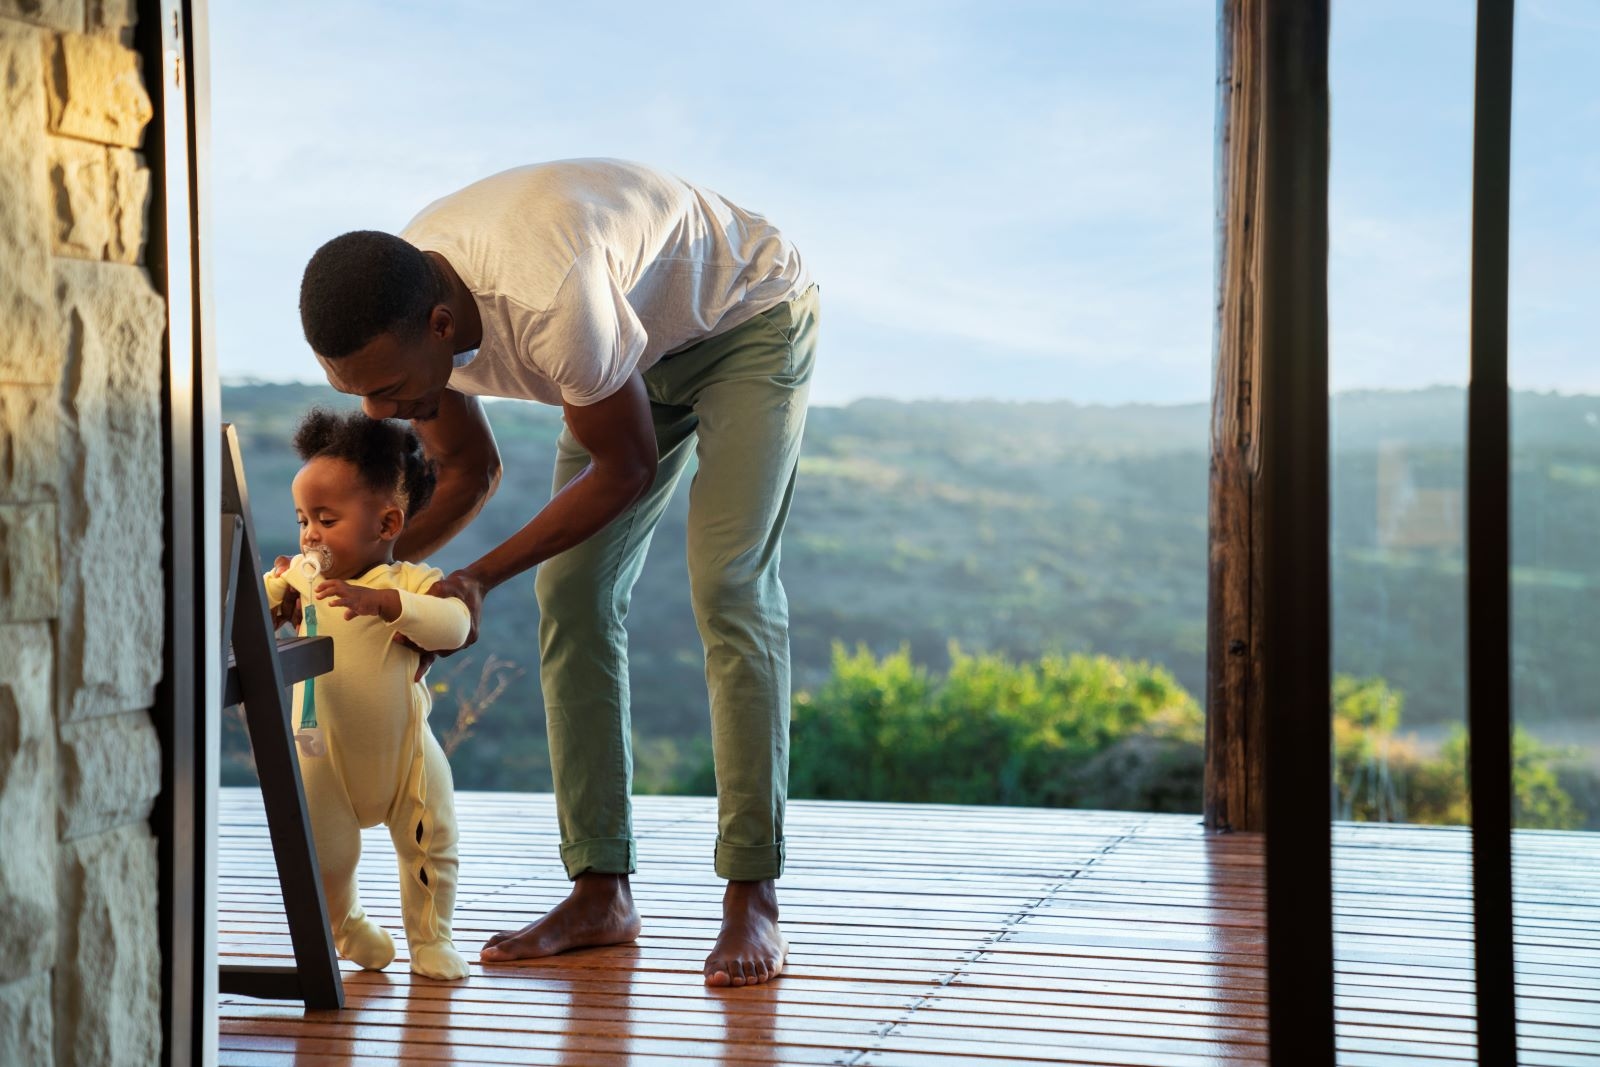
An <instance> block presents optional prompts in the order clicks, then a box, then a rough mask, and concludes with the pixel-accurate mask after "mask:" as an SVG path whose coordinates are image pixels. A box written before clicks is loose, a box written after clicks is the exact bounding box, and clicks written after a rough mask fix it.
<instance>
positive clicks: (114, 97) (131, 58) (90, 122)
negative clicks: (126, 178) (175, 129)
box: [46, 33, 155, 148]
mask: <svg viewBox="0 0 1600 1067" xmlns="http://www.w3.org/2000/svg"><path fill="white" fill-rule="evenodd" d="M46 86H47V88H48V89H49V99H50V129H51V130H52V131H54V132H55V133H59V134H64V135H66V136H68V137H81V138H83V139H84V140H86V141H100V142H103V143H105V144H118V145H124V146H126V147H128V148H138V147H139V141H140V139H141V138H142V137H143V136H144V128H145V124H146V123H148V122H149V121H150V117H151V115H153V114H154V113H155V112H154V110H153V109H152V108H151V106H150V94H149V93H148V92H146V91H145V87H144V78H143V76H142V75H141V74H140V73H139V54H138V53H137V52H134V51H133V50H132V49H129V48H125V47H124V46H123V45H122V44H121V43H119V42H118V41H115V40H112V39H110V38H106V37H88V36H85V35H83V34H76V33H64V34H62V35H61V36H59V37H57V38H56V39H55V42H54V46H53V47H52V49H51V54H50V76H49V78H47V79H46Z"/></svg>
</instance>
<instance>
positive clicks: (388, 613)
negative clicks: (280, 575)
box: [312, 578, 400, 622]
mask: <svg viewBox="0 0 1600 1067" xmlns="http://www.w3.org/2000/svg"><path fill="white" fill-rule="evenodd" d="M312 592H314V593H316V595H317V599H318V600H326V601H327V602H328V603H329V605H330V606H332V607H336V608H343V609H344V617H345V618H346V619H353V618H355V617H356V616H357V615H376V616H377V617H378V618H380V619H382V620H383V621H384V622H394V621H395V620H396V619H398V618H399V617H400V594H399V593H398V592H396V591H395V590H393V589H366V588H364V587H362V586H359V585H351V584H350V583H349V582H347V581H344V580H343V579H342V578H330V579H328V580H327V581H325V582H319V583H317V587H316V589H314V590H312Z"/></svg>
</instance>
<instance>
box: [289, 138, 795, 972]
mask: <svg viewBox="0 0 1600 1067" xmlns="http://www.w3.org/2000/svg"><path fill="white" fill-rule="evenodd" d="M300 312H301V321H302V323H303V325H304V327H305V333H306V339H307V341H308V342H310V344H311V347H312V349H313V350H314V351H315V352H316V354H317V359H318V361H319V362H320V363H321V365H322V367H323V370H324V371H325V372H326V373H327V375H328V380H329V382H331V383H332V384H333V386H334V387H335V388H337V389H339V390H340V391H341V392H345V393H352V394H355V395H358V396H361V397H362V398H363V402H362V403H363V408H364V409H365V411H366V412H367V414H368V415H371V416H373V417H374V418H401V419H410V420H411V421H412V424H413V425H414V426H415V427H416V430H417V432H418V433H419V434H420V435H421V436H422V438H423V442H424V444H425V445H426V447H427V450H428V453H429V455H430V456H432V457H433V458H434V459H435V460H436V461H437V462H438V464H439V480H438V488H437V490H436V492H435V494H434V498H433V503H432V504H431V505H430V506H429V507H428V508H427V509H426V510H425V511H423V512H421V513H420V514H419V515H418V516H417V520H416V521H415V522H414V523H412V524H411V525H410V526H408V527H407V529H406V531H405V533H404V535H403V536H402V537H401V539H400V543H399V545H398V546H397V548H396V553H397V555H398V556H399V557H400V558H403V559H424V558H426V557H428V556H429V555H431V554H432V553H434V552H435V551H436V550H437V549H438V548H439V547H440V546H442V545H444V544H445V543H446V542H447V541H449V540H450V538H451V537H453V536H454V535H455V534H457V533H459V532H460V531H461V530H462V529H463V528H464V527H465V526H466V525H467V524H468V523H469V522H471V521H472V518H473V517H474V516H475V515H476V514H477V513H478V511H479V510H480V509H481V508H482V507H483V504H484V502H485V501H486V500H488V498H489V496H490V495H491V494H492V493H493V492H494V490H495V487H496V485H497V484H498V482H499V477H500V459H499V454H498V451H497V449H496V447H495V443H494V438H493V435H492V434H491V433H490V429H489V424H488V421H487V419H486V417H485V414H484V411H483V408H482V406H481V405H480V403H479V401H478V399H477V398H478V397H480V396H500V397H514V398H517V399H523V400H534V401H539V402H542V403H548V404H560V405H561V407H562V410H563V415H564V422H565V426H564V428H563V430H562V433H561V437H560V440H559V443H558V456H557V460H556V470H555V493H554V496H553V497H552V498H551V500H550V501H549V503H548V504H546V505H545V506H544V508H543V509H541V510H540V511H539V512H538V513H537V514H536V515H534V516H533V517H532V519H531V521H529V522H528V524H527V525H526V526H524V527H523V528H522V529H521V530H520V531H518V532H517V533H516V534H514V535H512V536H511V537H510V538H509V539H508V540H507V541H506V542H505V543H504V544H502V545H500V546H499V547H497V548H495V549H493V550H492V551H490V552H489V553H488V554H487V555H485V556H484V557H483V558H482V559H480V560H478V561H477V562H475V563H473V564H472V565H471V566H468V567H466V568H464V569H462V570H459V571H456V572H455V573H454V574H451V575H449V576H448V577H447V578H446V580H445V581H443V582H441V583H439V584H438V585H436V586H434V592H436V593H438V594H439V595H444V596H459V597H461V598H463V599H464V600H466V602H467V603H468V605H469V606H470V607H471V609H472V614H473V639H476V633H477V622H478V616H479V611H480V608H481V605H482V602H483V598H484V596H486V595H487V594H488V593H490V592H491V591H492V590H493V589H495V588H496V587H497V586H499V585H501V584H503V583H504V582H506V581H507V580H509V579H511V578H512V577H515V576H516V575H518V574H521V573H522V572H524V571H527V570H529V569H531V568H533V567H535V566H537V567H538V573H537V577H536V581H535V588H536V590H537V594H538V598H539V610H540V616H541V618H540V624H539V653H540V677H541V682H542V685H543V688H544V701H545V715H546V719H547V724H548V731H549V740H550V757H551V766H552V770H553V773H554V780H555V794H556V811H557V814H558V818H559V821H560V827H561V858H562V861H563V863H564V864H565V866H566V869H567V874H568V876H569V877H570V878H571V879H572V880H573V886H572V891H571V893H570V895H569V896H568V897H567V898H566V900H564V901H563V902H562V903H560V904H558V905H557V906H556V907H555V908H554V909H552V910H551V911H550V912H549V914H547V915H545V916H544V917H543V918H540V919H538V920H537V921H535V922H532V923H529V924H528V925H527V926H525V927H523V928H522V929H521V930H517V931H515V932H508V933H503V934H498V935H496V936H494V937H492V938H490V939H489V941H488V942H487V943H486V944H485V946H484V948H483V951H482V959H483V960H484V961H486V962H497V961H502V960H511V959H521V958H527V957H533V956H546V955H551V954H554V953H558V952H564V951H566V950H568V949H572V948H577V947H581V946H587V945H608V944H617V943H620V942H625V941H631V940H632V939H634V938H635V937H637V936H638V933H639V927H640V924H639V916H638V913H637V911H636V910H635V908H634V904H633V899H632V895H631V893H630V890H629V885H628V876H629V875H630V874H632V873H633V871H634V867H635V850H634V841H633V834H632V822H631V814H630V804H629V791H630V786H631V779H632V754H631V751H630V741H629V710H628V709H629V702H628V667H627V637H626V633H625V631H624V629H623V619H624V617H625V616H626V614H627V609H628V601H629V597H630V594H631V592H632V588H633V585H634V582H635V580H636V579H637V578H638V576H639V572H640V569H641V567H642V566H643V563H644V556H645V550H646V548H647V547H648V545H649V543H650V535H651V531H652V530H653V528H654V527H655V524H656V522H657V520H659V519H660V517H661V514H662V512H663V510H664V509H665V508H666V505H667V501H668V498H669V496H670V495H671V492H672V488H673V485H674V483H675V482H676V481H677V479H678V476H679V475H680V473H681V472H682V470H683V467H684V464H685V463H686V462H687V460H688V459H689V455H690V452H691V450H693V452H694V454H695V455H696V456H697V457H698V460H699V471H698V474H697V475H696V477H695V480H694V484H693V486H692V488H691V490H690V503H689V533H688V555H689V577H690V587H691V595H692V599H693V607H694V613H695V619H696V621H697V623H698V625H699V629H700V635H701V639H702V641H703V642H704V644H705V662H706V685H707V688H708V691H709V694H710V703H711V721H712V742H713V751H714V757H715V764H716V775H717V792H718V834H717V841H716V851H715V866H716V871H717V874H718V875H719V876H720V877H722V878H724V879H726V880H727V883H728V884H727V889H726V891H725V893H724V896H723V922H722V930H721V933H720V935H719V937H718V938H717V942H716V944H715V946H714V947H713V949H712V951H711V954H710V956H709V957H708V958H707V960H706V965H705V980H706V982H707V983H708V984H710V985H717V986H724V985H733V986H740V985H748V984H755V983H759V982H764V981H767V980H768V979H770V978H773V977H776V976H777V974H778V973H779V972H780V971H781V970H782V968H783V963H784V958H785V954H786V951H787V944H786V942H785V940H784V938H783V935H782V933H781V932H780V930H779V927H778V901H777V893H776V889H775V880H776V879H777V878H778V877H779V875H780V874H781V873H782V870H783V858H784V853H783V810H784V801H785V798H786V793H787V779H788V732H789V645H788V606H787V602H786V600H785V598H784V592H783V587H782V585H781V584H780V583H779V580H778V555H779V540H780V537H781V535H782V533H783V527H784V523H785V520H786V519H787V517H788V511H789V501H790V497H791V494H792V492H793V489H794V478H795V470H796V467H797V465H798V461H799V452H800V438H801V432H802V430H803V428H804V425H805V415H806V396H807V392H808V389H809V384H810V379H811V369H812V359H813V353H814V350H815V344H816V322H817V293H816V288H815V286H813V285H812V284H811V282H810V279H809V277H808V274H807V271H806V267H805V264H804V263H803V262H802V261H801V259H800V256H799V254H798V253H797V252H796V250H795V248H794V246H793V245H792V244H791V243H790V242H789V241H788V240H787V239H785V238H784V237H783V235H782V234H780V233H779V232H778V230H777V229H776V228H775V227H773V226H772V224H771V223H769V222H768V221H767V220H766V219H764V218H762V217H761V216H760V215H757V214H754V213H752V212H749V211H745V210H742V209H740V208H738V207H736V206H734V205H733V204H731V203H729V202H728V201H727V200H725V199H723V198H722V197H721V196H719V195H717V194H716V193H714V192H711V191H710V190H708V189H705V188H702V187H699V186H695V185H691V184H689V183H687V182H684V181H682V180H680V179H678V178H675V177H672V176H671V175H668V174H664V173H662V172H660V171H657V170H653V169H651V168H648V167H644V166H640V165H637V164H632V163H625V162H620V161H617V160H572V161H565V162H559V163H548V164H542V165H538V166H531V167H522V168H519V169H516V170H511V171H507V172H505V173H503V174H498V175H495V176H494V177H491V178H487V179H485V180H484V181H481V182H478V183H476V184H474V185H470V186H468V187H467V188H465V189H463V190H461V191H460V192H457V193H454V194H452V195H450V196H447V197H445V198H443V199H442V200H439V201H437V202H435V203H433V204H430V205H429V206H428V207H426V208H424V209H423V211H422V213H421V214H419V215H418V216H417V217H416V218H415V219H413V220H412V221H411V223H410V224H409V225H408V226H407V227H406V228H405V230H403V231H402V232H401V234H400V236H399V237H393V236H390V235H388V234H381V233H375V232H371V231H363V232H357V233H349V234H345V235H344V236H342V237H337V238H335V239H334V240H332V241H330V242H328V244H326V245H324V246H323V247H322V248H321V249H319V250H318V251H317V253H316V254H315V255H314V256H312V258H311V262H310V263H309V264H308V265H307V267H306V272H305V278H304V280H303V282H302V285H301V290H300Z"/></svg>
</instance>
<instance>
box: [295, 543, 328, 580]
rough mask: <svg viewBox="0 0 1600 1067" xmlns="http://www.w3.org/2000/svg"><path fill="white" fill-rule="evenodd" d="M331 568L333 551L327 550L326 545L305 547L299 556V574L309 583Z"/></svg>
mask: <svg viewBox="0 0 1600 1067" xmlns="http://www.w3.org/2000/svg"><path fill="white" fill-rule="evenodd" d="M332 569H333V553H332V552H329V551H328V546H327V545H318V546H316V547H315V548H308V549H306V551H305V553H304V554H303V555H302V556H301V557H300V576H301V577H302V578H304V579H305V580H306V583H307V584H308V585H310V584H311V583H314V582H315V581H316V580H317V579H318V578H321V577H322V576H323V574H325V573H326V572H328V571H330V570H332Z"/></svg>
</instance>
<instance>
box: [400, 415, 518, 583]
mask: <svg viewBox="0 0 1600 1067" xmlns="http://www.w3.org/2000/svg"><path fill="white" fill-rule="evenodd" d="M411 426H412V428H413V429H415V430H416V431H417V436H418V437H421V438H422V446H423V448H425V449H426V450H427V453H428V456H429V458H431V459H432V460H433V461H434V462H435V463H437V464H438V465H439V480H438V483H437V485H436V486H435V488H434V490H433V500H432V501H431V502H430V503H429V504H428V506H427V507H425V508H423V509H422V511H421V512H419V513H418V514H417V517H416V520H415V521H414V522H409V523H407V524H406V528H405V530H403V531H402V532H401V534H400V540H399V541H397V542H396V543H395V549H394V554H395V556H396V558H398V559H410V560H419V559H427V558H428V557H429V556H431V555H433V554H434V553H435V552H437V551H438V550H439V549H441V548H443V547H444V546H445V545H446V544H448V543H449V541H450V539H451V538H452V537H454V536H455V535H456V534H458V533H460V532H461V531H462V530H463V529H464V528H465V527H466V525H467V524H468V523H469V522H471V521H472V520H473V518H475V517H476V516H477V514H478V512H479V511H481V510H483V505H484V504H486V503H488V502H489V498H490V497H491V496H493V495H494V491H495V489H497V488H498V487H499V485H500V450H499V448H497V447H496V446H495V443H494V432H493V431H492V430H490V429H489V420H488V418H486V417H485V416H484V413H483V404H482V403H481V402H480V401H479V400H478V398H477V397H475V396H467V395H466V394H464V393H459V392H456V391H455V390H454V389H446V390H445V392H444V395H443V396H442V397H440V399H439V414H438V415H437V416H436V417H435V418H432V419H428V420H426V421H423V422H413V423H412V424H411Z"/></svg>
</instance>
